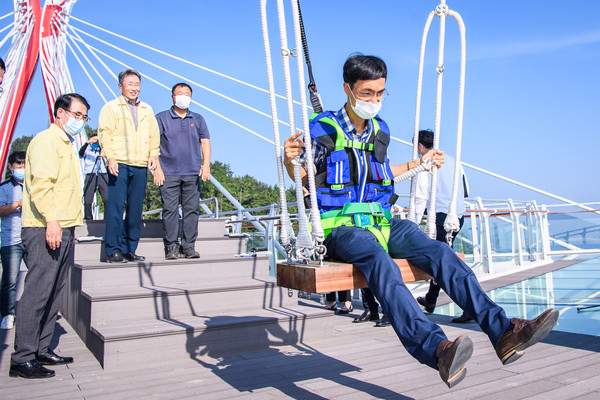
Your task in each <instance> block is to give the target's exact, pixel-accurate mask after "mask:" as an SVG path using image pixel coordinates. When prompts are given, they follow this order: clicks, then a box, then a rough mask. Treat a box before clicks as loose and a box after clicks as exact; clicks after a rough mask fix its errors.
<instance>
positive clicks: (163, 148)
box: [156, 107, 210, 175]
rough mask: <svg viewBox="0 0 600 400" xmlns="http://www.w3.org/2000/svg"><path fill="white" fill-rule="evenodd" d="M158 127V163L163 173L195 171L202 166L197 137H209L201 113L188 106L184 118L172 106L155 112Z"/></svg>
mask: <svg viewBox="0 0 600 400" xmlns="http://www.w3.org/2000/svg"><path fill="white" fill-rule="evenodd" d="M156 120H157V121H158V128H159V130H160V156H159V159H160V166H161V168H162V170H163V172H164V173H165V175H198V173H199V172H200V168H202V147H201V145H200V139H210V133H209V132H208V127H207V126H206V121H205V120H204V118H203V117H202V115H200V114H198V113H195V112H192V111H190V110H188V112H187V114H186V115H185V117H184V118H181V117H180V116H179V115H177V114H176V113H175V110H174V109H173V107H171V108H170V109H168V110H166V111H162V112H159V113H158V114H156Z"/></svg>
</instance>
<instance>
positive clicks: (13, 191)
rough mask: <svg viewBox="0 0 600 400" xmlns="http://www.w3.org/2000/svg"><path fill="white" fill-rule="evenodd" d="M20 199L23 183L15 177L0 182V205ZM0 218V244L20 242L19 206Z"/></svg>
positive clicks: (10, 244)
mask: <svg viewBox="0 0 600 400" xmlns="http://www.w3.org/2000/svg"><path fill="white" fill-rule="evenodd" d="M21 199H23V185H22V184H21V183H19V182H17V180H16V179H15V178H10V179H9V180H6V181H4V182H2V184H0V206H6V205H8V204H11V203H14V202H15V201H19V200H21ZM0 220H1V222H0V240H1V241H2V246H12V245H15V244H19V243H21V207H18V208H16V209H15V210H13V212H11V213H10V214H8V215H7V216H5V217H2V218H0Z"/></svg>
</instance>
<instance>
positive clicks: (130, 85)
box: [121, 83, 140, 89]
mask: <svg viewBox="0 0 600 400" xmlns="http://www.w3.org/2000/svg"><path fill="white" fill-rule="evenodd" d="M121 86H123V87H124V88H127V89H139V88H140V84H139V83H127V84H121Z"/></svg>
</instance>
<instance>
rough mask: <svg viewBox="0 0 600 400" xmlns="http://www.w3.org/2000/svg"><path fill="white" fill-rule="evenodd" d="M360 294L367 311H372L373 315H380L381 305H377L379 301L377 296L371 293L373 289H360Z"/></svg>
mask: <svg viewBox="0 0 600 400" xmlns="http://www.w3.org/2000/svg"><path fill="white" fill-rule="evenodd" d="M360 294H361V296H362V303H363V308H364V309H365V311H366V310H370V311H371V314H378V313H379V303H377V300H375V296H374V295H373V292H371V289H369V288H364V289H360Z"/></svg>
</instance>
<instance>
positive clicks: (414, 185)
mask: <svg viewBox="0 0 600 400" xmlns="http://www.w3.org/2000/svg"><path fill="white" fill-rule="evenodd" d="M434 16H435V12H434V11H432V12H430V13H429V16H428V17H427V21H426V22H425V28H424V29H423V36H422V37H421V51H420V55H419V73H418V75H417V99H416V105H415V126H414V130H413V142H412V146H413V154H412V158H413V160H416V159H417V158H418V149H419V124H420V118H421V93H422V90H423V65H424V64H425V47H426V45H427V36H428V34H429V29H430V27H431V22H432V21H433V17H434ZM392 139H394V140H397V141H399V142H402V143H406V144H408V145H411V144H410V143H407V142H404V141H402V140H400V139H396V138H392ZM416 193H417V180H416V179H415V177H414V176H413V177H412V179H411V182H410V199H409V205H408V219H409V220H411V221H413V222H414V223H417V224H418V223H419V221H417V220H416V219H417V216H416V214H415V209H416V205H415V198H416Z"/></svg>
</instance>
